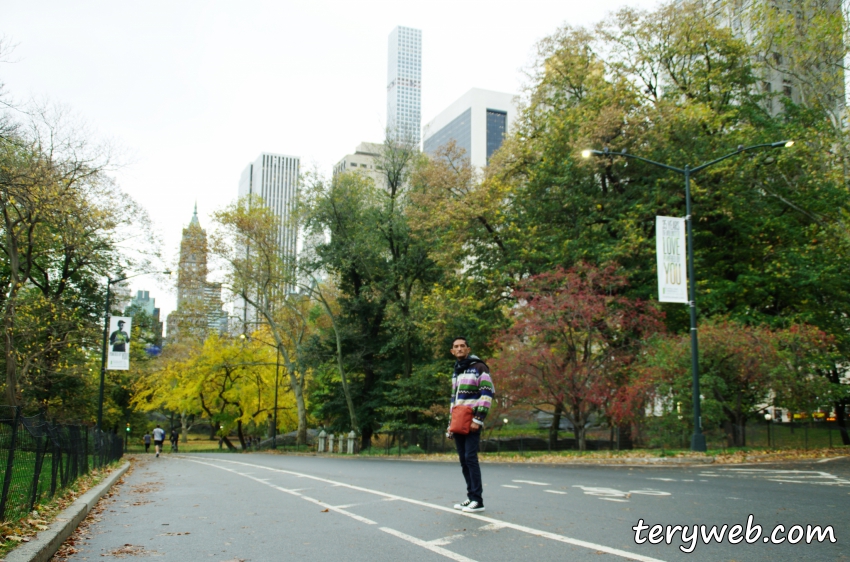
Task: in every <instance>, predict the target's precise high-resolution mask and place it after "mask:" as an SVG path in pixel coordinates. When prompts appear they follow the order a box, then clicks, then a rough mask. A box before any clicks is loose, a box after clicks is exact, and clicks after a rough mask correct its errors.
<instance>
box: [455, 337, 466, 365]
mask: <svg viewBox="0 0 850 562" xmlns="http://www.w3.org/2000/svg"><path fill="white" fill-rule="evenodd" d="M452 355H454V356H455V359H457V360H458V361H463V360H464V359H466V356H467V355H469V346H468V345H466V342H465V341H463V340H455V341H454V342H453V343H452Z"/></svg>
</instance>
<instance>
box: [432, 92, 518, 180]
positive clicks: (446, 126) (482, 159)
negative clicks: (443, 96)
mask: <svg viewBox="0 0 850 562" xmlns="http://www.w3.org/2000/svg"><path fill="white" fill-rule="evenodd" d="M516 103H517V96H515V95H513V94H506V93H503V92H493V91H490V90H481V89H478V88H473V89H472V90H469V91H468V92H467V93H465V94H464V95H463V96H461V97H460V99H458V100H457V101H455V102H454V103H453V104H451V105H450V106H449V107H448V108H446V109H445V110H444V111H442V112H441V113H440V114H439V115H437V117H435V118H434V119H433V120H432V121H431V122H430V123H428V125H426V126H425V132H424V137H425V140H424V142H423V143H422V145H423V149H424V150H425V152H427V153H429V154H435V153H436V152H437V150H438V149H439V148H440V147H442V146H445V145H447V144H448V143H449V142H450V141H454V143H455V146H457V148H460V149H463V151H464V152H465V153H466V155H467V157H469V159H470V162H471V163H472V165H473V166H476V167H478V168H483V167H484V166H486V165H487V164H489V162H490V157H491V156H493V153H495V152H496V151H497V150H498V149H499V147H500V146H502V141H503V140H504V138H505V135H506V134H507V133H508V130H509V127H510V124H511V122H512V120H513V118H514V114H515V107H516Z"/></svg>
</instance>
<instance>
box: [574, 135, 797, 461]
mask: <svg viewBox="0 0 850 562" xmlns="http://www.w3.org/2000/svg"><path fill="white" fill-rule="evenodd" d="M792 146H794V141H792V140H784V141H779V142H771V143H764V144H754V145H751V146H739V147H738V149H737V150H735V151H734V152H730V153H729V154H726V155H725V156H721V157H720V158H716V159H714V160H711V161H710V162H706V163H705V164H701V165H699V166H695V167H693V168H692V167H690V165H685V167H684V168H677V167H675V166H670V165H668V164H662V163H661V162H656V161H654V160H649V159H648V158H643V157H642V156H635V155H634V154H629V153H627V152H626V151H625V149H624V150H623V151H622V152H612V151H610V150H609V149H608V148H607V147H606V148H604V149H603V150H584V151H582V153H581V155H582V157H584V158H590V157H591V156H604V157H609V158H614V157H623V158H633V159H635V160H640V161H641V162H646V163H647V164H652V165H653V166H658V167H659V168H664V169H665V170H670V171H671V172H676V173H679V174H682V175H683V176H685V213H686V215H685V224H686V225H687V231H688V232H687V235H688V246H687V257H688V284H689V285H690V300H689V301H688V306H689V307H690V313H691V369H692V375H693V401H694V434H693V436H692V437H691V450H692V451H700V452H704V451H705V450H706V445H705V435H704V434H703V432H702V413H701V411H700V409H701V408H700V393H699V347H698V345H697V305H696V292H697V287H696V276H695V275H694V251H693V248H694V233H693V217H692V215H691V176H692V175H694V174H695V173H697V172H699V171H702V170H704V169H706V168H708V167H709V166H713V165H714V164H717V163H718V162H722V161H723V160H726V159H727V158H732V157H733V156H737V155H739V154H743V153H745V152H750V151H752V150H758V149H762V148H790V147H792Z"/></svg>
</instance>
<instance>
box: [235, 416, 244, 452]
mask: <svg viewBox="0 0 850 562" xmlns="http://www.w3.org/2000/svg"><path fill="white" fill-rule="evenodd" d="M236 435H238V436H239V445H240V446H241V447H242V450H243V451H244V450H245V449H246V447H245V434H244V433H243V432H242V420H236Z"/></svg>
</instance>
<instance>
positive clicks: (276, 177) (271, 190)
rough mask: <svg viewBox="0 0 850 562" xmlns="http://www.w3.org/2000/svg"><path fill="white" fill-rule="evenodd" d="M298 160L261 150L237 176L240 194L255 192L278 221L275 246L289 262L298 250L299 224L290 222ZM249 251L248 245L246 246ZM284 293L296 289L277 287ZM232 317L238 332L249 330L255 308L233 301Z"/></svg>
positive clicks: (295, 192) (294, 157)
mask: <svg viewBox="0 0 850 562" xmlns="http://www.w3.org/2000/svg"><path fill="white" fill-rule="evenodd" d="M300 166H301V162H300V159H299V157H298V156H286V155H283V154H271V153H268V152H263V153H262V154H260V156H258V157H257V159H256V160H255V161H254V162H252V163H250V164H248V165H247V166H246V167H245V169H244V170H243V171H242V176H241V177H240V178H239V197H240V198H241V197H245V196H246V195H256V196H258V197H260V198H262V200H263V203H264V204H265V205H266V206H267V207H268V208H269V209H271V210H272V212H273V213H274V214H275V215H277V217H278V219H279V220H280V231H279V232H278V240H277V244H278V248H279V249H280V254H281V256H282V257H283V258H284V259H285V260H287V261H290V262H293V263H294V261H295V259H296V257H297V250H298V226H297V225H296V224H295V223H294V221H293V218H294V217H293V214H294V212H295V204H296V202H297V199H298V174H299V173H300ZM245 251H246V252H250V251H251V249H250V248H245ZM279 289H281V290H283V291H284V292H286V293H289V292H291V291H294V290H295V286H294V284H293V285H288V286H286V287H279ZM234 316H236V318H238V319H239V320H241V323H242V325H241V326H232V329H234V330H235V331H237V332H243V333H244V332H245V331H252V330H253V329H254V328H255V327H256V323H257V322H258V321H259V319H258V318H257V313H256V310H253V309H251V307H249V306H248V304H247V303H246V302H245V301H244V300H243V299H241V298H237V299H236V302H235V303H234Z"/></svg>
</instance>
